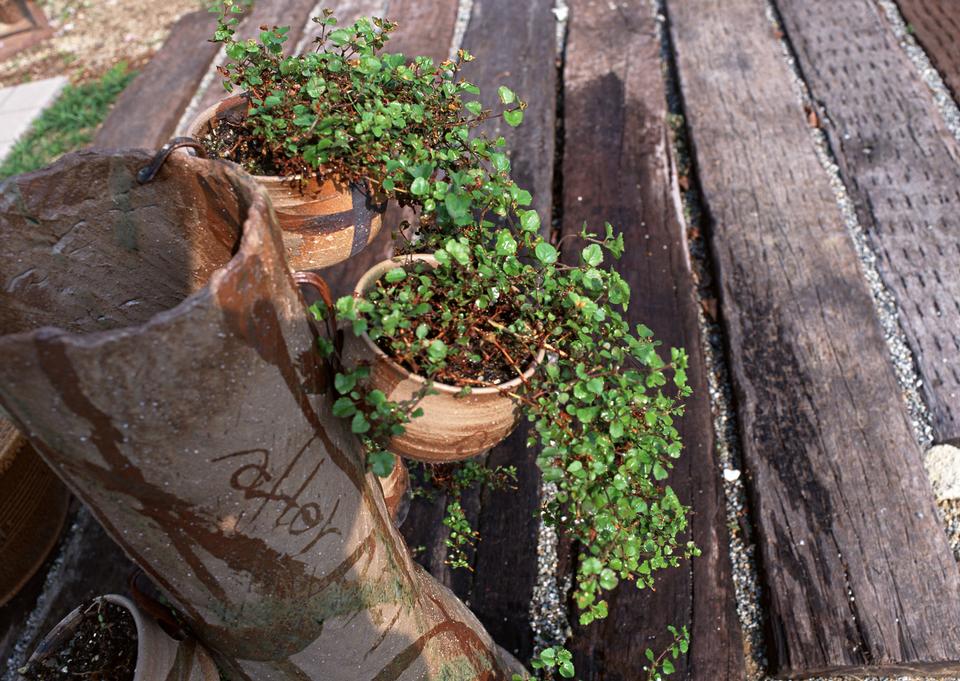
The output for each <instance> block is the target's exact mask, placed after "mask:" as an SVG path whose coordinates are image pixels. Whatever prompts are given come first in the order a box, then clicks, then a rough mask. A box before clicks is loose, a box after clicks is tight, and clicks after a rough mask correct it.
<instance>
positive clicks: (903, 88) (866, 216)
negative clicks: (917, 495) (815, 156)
mask: <svg viewBox="0 0 960 681" xmlns="http://www.w3.org/2000/svg"><path fill="white" fill-rule="evenodd" d="M778 5H779V8H780V12H781V15H782V18H783V24H784V28H785V29H786V31H787V34H788V36H789V39H790V41H791V43H792V45H793V47H794V50H795V52H796V54H797V59H798V62H799V64H800V67H801V68H802V70H803V73H804V77H805V79H806V80H807V84H808V85H809V87H810V90H811V92H812V94H813V97H814V98H815V99H816V100H817V101H818V102H819V104H820V106H821V108H822V116H821V118H822V120H824V128H825V130H826V131H827V134H828V135H829V137H830V145H831V147H832V149H833V152H834V155H835V156H836V157H837V161H838V163H839V165H840V169H841V173H842V175H843V179H844V182H845V184H846V185H847V187H848V189H849V191H850V195H851V198H852V199H853V201H854V203H855V205H856V208H857V214H858V217H859V219H860V221H861V224H862V225H863V227H864V229H866V230H867V233H868V235H869V237H870V242H871V244H872V245H873V247H874V249H875V250H876V252H877V254H878V256H879V258H878V263H877V266H878V268H879V270H880V274H881V276H882V277H883V280H884V283H886V285H887V287H888V288H889V289H890V290H891V291H892V292H893V294H894V296H895V297H896V299H897V304H898V307H899V309H900V321H901V325H902V326H903V329H904V332H905V333H906V335H907V339H908V341H909V343H910V346H911V349H912V350H913V354H914V357H915V359H916V362H917V366H918V368H919V369H920V374H921V377H922V378H923V386H922V391H923V397H924V401H925V402H926V404H927V405H928V407H929V409H930V415H931V417H932V421H933V428H934V437H935V438H936V440H937V441H938V442H960V361H958V358H960V144H958V143H957V140H956V138H954V137H953V135H952V134H950V132H949V131H948V130H947V128H946V126H945V124H944V122H943V119H942V117H941V116H940V112H939V109H938V108H937V106H936V104H935V102H934V101H933V96H932V94H931V93H930V90H929V89H928V88H927V86H926V85H924V83H923V82H922V81H921V80H920V78H919V74H918V73H917V70H916V67H915V66H914V65H913V63H912V62H911V61H910V59H909V57H907V55H906V53H905V52H904V51H903V50H902V49H901V48H900V46H899V45H898V44H897V40H896V38H895V36H894V35H893V33H892V32H891V31H890V30H889V28H888V26H887V24H886V20H885V18H884V17H883V15H882V12H881V10H880V9H879V7H878V6H877V4H876V3H875V2H873V0H850V2H845V3H843V6H842V8H841V7H839V6H838V5H836V4H835V3H804V2H797V1H796V0H782V1H781V2H779V3H778ZM955 39H960V35H957V36H955ZM957 46H958V43H956V42H954V43H953V49H954V51H955V52H957V53H958V54H960V50H958V49H957Z"/></svg>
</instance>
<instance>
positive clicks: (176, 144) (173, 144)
mask: <svg viewBox="0 0 960 681" xmlns="http://www.w3.org/2000/svg"><path fill="white" fill-rule="evenodd" d="M183 147H190V148H192V149H194V150H196V152H197V156H199V157H200V158H206V157H207V152H206V151H204V149H203V146H202V145H201V144H200V143H199V142H198V141H197V140H195V139H193V138H192V137H174V138H173V139H172V140H170V141H169V142H167V143H166V144H164V145H163V146H162V147H160V150H159V151H157V153H156V154H155V155H154V157H153V160H152V161H150V165H148V166H144V167H143V168H141V169H140V170H139V172H137V182H139V183H140V184H146V183H147V182H149V181H150V180H152V179H153V178H154V177H156V175H157V173H159V172H160V167H161V166H162V165H163V163H164V161H166V160H167V157H168V156H169V155H170V153H171V152H173V151H174V150H175V149H181V148H183Z"/></svg>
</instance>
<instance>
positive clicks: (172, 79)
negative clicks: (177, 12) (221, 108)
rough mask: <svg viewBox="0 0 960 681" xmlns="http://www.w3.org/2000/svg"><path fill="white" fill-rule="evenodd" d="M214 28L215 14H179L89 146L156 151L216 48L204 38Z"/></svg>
mask: <svg viewBox="0 0 960 681" xmlns="http://www.w3.org/2000/svg"><path fill="white" fill-rule="evenodd" d="M216 26H217V21H216V16H215V15H213V14H211V13H209V12H207V11H205V10H198V11H196V12H192V13H190V14H187V15H186V16H183V17H181V18H180V20H179V21H177V23H175V24H174V25H173V28H172V29H171V30H170V37H169V38H168V39H167V42H166V43H164V45H163V47H161V48H160V51H159V52H157V54H156V55H154V57H153V59H151V60H150V62H149V63H148V64H147V66H146V67H145V68H144V69H143V71H142V72H141V73H140V75H139V76H137V77H136V78H135V79H134V80H133V82H132V83H130V85H129V86H127V88H126V89H125V90H124V91H123V93H122V94H121V95H120V97H119V98H118V99H117V102H116V104H115V105H114V107H113V109H112V110H111V111H110V114H109V115H108V116H107V119H106V120H105V121H104V123H103V125H102V126H101V127H100V130H99V131H98V132H97V134H96V137H95V138H94V140H93V146H94V147H98V148H101V149H117V148H127V147H136V148H144V149H156V148H158V147H160V146H161V145H162V144H163V143H164V142H166V141H167V140H168V139H169V138H170V137H172V136H173V134H174V131H175V130H176V128H177V123H179V121H180V117H181V116H182V115H183V112H184V111H185V110H186V108H187V106H188V105H189V104H190V101H191V99H193V95H194V93H195V92H196V89H197V87H198V86H199V84H200V82H201V80H202V79H203V77H204V75H205V74H206V73H207V70H208V69H209V68H210V64H211V62H212V61H213V58H214V57H215V56H216V54H217V50H218V49H219V46H218V45H216V44H215V43H211V42H208V40H209V39H210V36H212V35H213V32H214V30H215V29H216ZM221 90H222V88H221Z"/></svg>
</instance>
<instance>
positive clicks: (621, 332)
mask: <svg viewBox="0 0 960 681" xmlns="http://www.w3.org/2000/svg"><path fill="white" fill-rule="evenodd" d="M513 217H515V219H514V220H509V221H506V222H499V223H494V222H491V221H487V220H482V219H481V220H479V224H478V226H477V228H476V229H475V230H474V231H472V232H470V233H467V234H463V233H461V234H460V235H458V236H451V237H449V238H448V239H447V240H446V242H445V243H444V244H443V246H442V247H441V248H438V249H437V250H436V251H435V252H434V253H433V255H434V257H435V258H436V261H437V265H436V266H435V267H431V266H428V265H424V264H423V263H421V262H418V261H415V260H409V261H407V262H405V263H404V264H403V267H401V268H398V269H395V270H393V271H392V273H391V274H390V275H388V277H386V278H384V279H382V280H381V281H380V282H379V284H378V286H376V287H375V288H374V289H373V290H371V291H370V292H369V293H368V294H367V295H366V296H365V297H364V298H361V299H359V300H358V299H354V298H352V297H350V298H343V299H341V300H340V301H338V303H337V305H338V313H340V314H341V317H342V318H345V319H349V320H350V321H351V323H352V325H353V331H354V332H356V333H364V332H365V333H367V334H369V336H370V337H371V338H372V339H374V340H375V342H378V343H380V345H381V347H384V348H385V349H386V350H387V351H388V352H389V353H390V354H391V355H392V356H393V357H394V358H395V359H396V360H397V361H399V362H401V363H403V364H405V365H407V366H408V367H410V368H412V369H414V370H415V371H417V372H418V373H420V374H421V375H423V376H425V377H427V378H429V379H436V378H437V377H438V376H442V377H443V378H444V380H445V381H446V382H448V383H451V384H453V385H458V386H461V387H462V391H463V392H469V391H470V390H471V389H472V388H474V387H477V386H484V387H489V386H494V387H495V386H498V385H501V384H502V383H503V381H504V379H506V378H516V377H520V378H521V382H520V386H519V387H517V388H516V389H513V390H511V391H510V394H511V396H512V397H514V398H515V399H516V400H517V401H518V402H519V403H520V405H521V407H522V409H523V411H524V412H525V414H526V416H527V418H528V419H529V420H530V421H532V422H533V425H534V431H535V435H534V436H533V437H532V438H531V441H530V442H529V444H530V445H531V446H536V445H539V447H540V453H539V456H538V464H539V466H540V468H541V470H542V472H543V476H544V479H545V480H547V481H549V482H554V483H556V484H557V486H558V490H559V491H558V494H557V496H556V498H555V499H554V500H553V501H551V502H550V503H549V504H547V506H546V507H545V508H544V517H545V519H546V521H547V522H549V523H551V524H554V525H556V526H558V527H560V528H561V529H562V530H563V531H565V532H567V533H568V534H569V535H571V536H572V537H574V538H575V539H576V540H577V541H578V542H579V545H580V546H581V547H582V550H581V560H580V561H579V566H578V572H577V586H576V591H575V593H574V597H575V599H576V601H577V603H578V606H579V607H580V609H581V615H580V619H581V622H583V623H585V624H586V623H589V622H590V621H592V620H593V619H595V618H600V617H604V616H606V612H607V604H606V602H605V601H604V600H603V599H602V597H601V594H602V592H603V591H608V590H610V589H613V588H614V587H616V585H617V584H618V582H619V581H620V580H623V579H626V580H630V581H633V582H634V583H635V584H636V585H637V586H638V587H641V588H643V587H649V586H652V585H653V580H654V573H655V572H656V571H657V570H660V569H663V568H666V567H670V566H674V565H676V564H677V563H678V561H679V559H680V558H681V557H682V556H683V555H689V554H691V553H694V552H695V548H694V547H693V546H692V545H687V546H682V545H681V544H680V542H679V539H678V537H679V535H680V534H681V533H682V531H683V530H684V529H685V527H686V513H687V508H686V507H685V506H684V505H683V504H682V503H681V502H680V501H679V499H678V498H677V496H676V494H675V493H674V492H673V490H672V489H671V488H670V486H669V485H667V484H666V479H667V477H668V475H669V470H670V469H671V468H672V466H673V461H674V460H675V459H676V458H677V457H679V456H680V452H681V447H682V445H681V442H680V438H679V434H678V432H677V429H676V425H675V419H676V417H677V416H679V415H680V414H682V411H683V407H682V405H681V404H680V403H679V402H678V399H677V398H678V397H683V396H686V395H687V394H689V388H688V387H687V385H686V367H687V358H686V355H685V353H684V352H683V351H682V350H680V349H672V350H671V351H670V355H669V361H667V360H665V359H664V358H662V357H661V355H660V353H659V352H658V348H659V345H660V344H659V343H658V342H657V341H655V340H654V339H653V337H652V333H651V331H650V330H649V329H648V328H646V327H644V326H642V325H640V326H637V327H636V328H631V326H630V324H629V323H628V322H627V320H626V317H625V313H626V310H627V306H628V304H629V298H630V288H629V286H628V284H627V283H626V282H625V281H624V280H623V278H622V277H621V276H620V275H619V274H618V273H617V272H616V270H615V269H612V268H605V267H603V263H604V259H605V258H606V257H607V256H610V257H613V258H616V257H619V255H620V254H621V253H622V251H623V240H622V235H617V236H615V235H614V233H613V228H612V227H611V226H610V225H607V226H606V231H605V233H604V234H602V235H594V234H590V233H588V232H586V230H584V232H583V233H582V234H581V235H580V236H581V238H582V239H583V240H584V241H585V242H586V243H587V246H586V247H585V248H583V249H582V250H580V252H579V257H578V261H577V263H576V264H575V265H567V264H565V263H563V262H561V259H560V250H559V249H558V248H557V247H555V246H554V245H552V244H550V243H548V242H547V241H545V240H544V239H543V237H542V236H541V235H540V232H539V217H538V216H537V214H536V213H535V212H533V211H519V212H518V213H517V214H516V215H515V216H513ZM540 350H544V351H545V352H546V360H545V361H543V362H541V363H540V364H539V365H538V366H537V370H536V371H535V372H534V373H533V375H532V376H531V377H529V378H524V377H523V372H524V370H525V369H526V368H527V367H529V366H530V363H531V362H532V361H533V359H532V358H533V357H534V356H536V354H537V353H538V352H539V351H540ZM494 360H500V361H501V364H500V368H501V369H504V370H506V371H508V372H509V373H508V374H506V375H500V374H497V375H495V376H493V377H488V376H486V375H485V372H487V371H489V366H491V365H493V364H495V363H494ZM451 368H454V369H455V370H456V371H455V372H454V375H451Z"/></svg>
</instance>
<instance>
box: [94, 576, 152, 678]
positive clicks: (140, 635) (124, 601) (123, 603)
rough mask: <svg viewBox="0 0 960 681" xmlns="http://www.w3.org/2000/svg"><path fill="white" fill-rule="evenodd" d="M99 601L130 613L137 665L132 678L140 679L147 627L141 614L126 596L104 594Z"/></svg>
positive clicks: (144, 655) (145, 654) (145, 651)
mask: <svg viewBox="0 0 960 681" xmlns="http://www.w3.org/2000/svg"><path fill="white" fill-rule="evenodd" d="M99 600H103V601H106V602H107V603H113V604H114V605H119V606H120V607H121V608H123V609H124V610H126V611H127V612H129V613H130V616H131V617H132V618H133V624H134V626H135V627H136V628H137V663H136V665H134V669H133V677H134V679H140V678H141V677H142V675H143V666H142V665H143V664H145V659H146V656H147V641H146V639H147V636H148V635H149V634H148V633H147V626H146V624H145V623H144V620H143V613H141V612H140V608H138V607H137V606H136V605H135V604H134V602H133V601H131V600H130V599H129V598H127V597H126V596H120V595H118V594H105V595H103V596H100V599H99Z"/></svg>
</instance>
